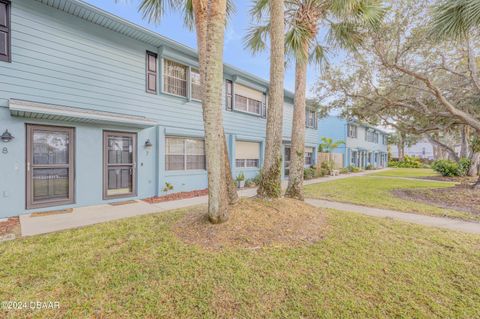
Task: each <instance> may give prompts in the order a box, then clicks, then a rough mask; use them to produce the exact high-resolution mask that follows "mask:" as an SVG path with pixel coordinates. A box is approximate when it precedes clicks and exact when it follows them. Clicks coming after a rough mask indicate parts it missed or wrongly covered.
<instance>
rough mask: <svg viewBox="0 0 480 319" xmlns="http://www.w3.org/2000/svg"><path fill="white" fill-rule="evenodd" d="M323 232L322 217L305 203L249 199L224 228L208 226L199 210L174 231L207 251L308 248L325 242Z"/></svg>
mask: <svg viewBox="0 0 480 319" xmlns="http://www.w3.org/2000/svg"><path fill="white" fill-rule="evenodd" d="M326 229H327V224H326V219H325V215H324V213H323V212H322V211H321V210H319V209H318V208H315V207H313V206H310V205H307V204H305V203H304V202H301V201H297V200H292V199H279V200H274V201H264V200H261V199H251V198H250V199H242V200H240V202H239V203H238V204H237V205H235V206H234V207H233V208H232V209H231V211H230V219H229V220H228V221H227V222H225V223H223V224H219V225H213V224H211V223H210V222H209V221H208V218H207V209H206V207H205V206H200V207H198V208H196V209H194V210H191V211H190V212H189V213H188V214H187V215H185V217H184V218H182V219H181V220H180V221H179V222H177V224H176V225H175V226H174V227H173V231H174V233H175V234H176V235H177V236H178V237H179V238H180V239H181V240H183V241H184V242H186V243H188V244H193V245H197V246H200V247H202V248H205V249H207V250H220V249H223V248H228V247H234V248H248V249H259V248H262V247H267V246H280V247H282V246H297V245H305V244H311V243H314V242H316V241H319V240H321V239H322V238H324V236H325V233H326Z"/></svg>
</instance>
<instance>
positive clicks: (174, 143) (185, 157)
mask: <svg viewBox="0 0 480 319" xmlns="http://www.w3.org/2000/svg"><path fill="white" fill-rule="evenodd" d="M165 169H166V170H167V171H178V170H182V171H183V170H198V169H206V158H205V143H204V141H203V140H201V139H192V138H183V137H167V138H166V144H165Z"/></svg>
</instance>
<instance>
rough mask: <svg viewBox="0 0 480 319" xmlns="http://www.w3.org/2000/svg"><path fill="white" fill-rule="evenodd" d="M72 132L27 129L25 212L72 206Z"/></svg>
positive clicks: (33, 126)
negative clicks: (33, 209) (41, 208)
mask: <svg viewBox="0 0 480 319" xmlns="http://www.w3.org/2000/svg"><path fill="white" fill-rule="evenodd" d="M74 141H75V140H74V129H73V128H68V127H57V126H41V125H27V163H26V164H27V167H26V171H27V174H26V176H27V200H26V206H27V209H30V208H37V207H48V206H58V205H64V204H72V203H73V202H74V190H73V185H74V182H73V180H74V176H75V175H74V149H75V146H74Z"/></svg>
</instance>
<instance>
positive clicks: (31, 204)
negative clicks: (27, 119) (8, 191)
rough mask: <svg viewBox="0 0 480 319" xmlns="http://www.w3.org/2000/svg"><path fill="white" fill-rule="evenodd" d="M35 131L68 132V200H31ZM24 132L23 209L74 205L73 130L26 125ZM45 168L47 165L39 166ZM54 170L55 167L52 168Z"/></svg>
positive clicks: (69, 128)
mask: <svg viewBox="0 0 480 319" xmlns="http://www.w3.org/2000/svg"><path fill="white" fill-rule="evenodd" d="M35 129H41V130H42V131H52V132H59V131H62V132H68V134H69V143H68V153H69V154H68V167H67V168H68V199H57V200H49V201H38V202H35V201H34V200H33V187H32V186H33V184H32V183H33V169H34V165H33V163H32V162H33V150H32V147H33V132H34V131H35ZM25 131H26V145H25V148H26V151H25V208H26V209H33V208H43V207H54V206H61V205H70V204H75V147H76V143H75V142H76V141H75V128H74V127H68V126H56V125H41V124H30V123H27V124H26V127H25ZM39 166H46V167H48V165H39ZM54 168H55V167H54Z"/></svg>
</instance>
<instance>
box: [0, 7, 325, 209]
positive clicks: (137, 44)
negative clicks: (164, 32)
mask: <svg viewBox="0 0 480 319" xmlns="http://www.w3.org/2000/svg"><path fill="white" fill-rule="evenodd" d="M179 27H181V26H180V25H179ZM268 87H269V85H268V82H267V81H265V80H263V79H260V78H258V77H255V76H253V75H251V74H248V73H246V72H243V71H241V70H240V69H237V68H235V67H233V66H230V65H225V66H224V98H223V109H224V111H223V116H224V127H225V133H226V137H227V143H228V150H229V160H230V161H231V167H232V173H233V175H234V177H235V176H237V175H238V174H240V173H241V172H243V173H244V174H245V175H246V177H247V178H251V177H254V176H256V175H257V174H258V173H259V170H260V168H261V166H262V160H263V153H264V148H265V126H266V114H267V112H268V101H267V95H268ZM200 88H201V87H200V81H199V73H198V60H197V54H196V51H195V50H193V49H191V48H189V47H186V46H184V45H182V44H180V43H178V42H175V41H173V40H171V39H168V38H165V37H163V36H161V35H160V34H157V33H154V32H151V31H149V30H147V29H144V28H142V27H140V26H138V25H135V24H133V23H130V22H128V21H126V20H123V19H121V18H119V17H116V16H114V15H112V14H109V13H108V12H105V11H102V10H100V9H98V8H96V7H94V6H91V5H89V4H86V3H84V2H82V1H79V0H14V1H8V0H0V135H1V139H0V170H1V171H0V172H1V178H0V218H2V217H9V216H16V215H21V214H25V213H30V212H34V211H39V210H52V209H55V210H57V209H64V208H70V207H77V206H87V205H96V204H102V203H109V202H114V201H124V200H130V199H142V198H148V197H152V196H161V195H163V192H162V189H163V188H164V185H165V183H167V182H168V183H170V184H172V185H173V187H174V189H173V191H174V192H180V191H191V190H199V189H205V188H207V174H206V170H205V168H206V160H205V150H204V141H203V136H204V133H203V122H202V107H201V101H200V100H199V99H200V94H199V93H200ZM292 114H293V93H291V92H288V91H286V92H285V116H284V118H285V120H284V131H283V137H284V145H283V152H284V167H285V169H284V171H283V176H284V177H285V176H287V175H288V163H289V154H290V148H289V140H290V135H291V126H292ZM306 126H307V129H306V131H307V132H306V145H305V146H306V160H307V164H306V165H313V164H314V163H315V161H316V152H317V147H318V144H319V135H318V130H317V127H318V123H317V117H316V114H315V112H312V111H308V120H307V123H306Z"/></svg>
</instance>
